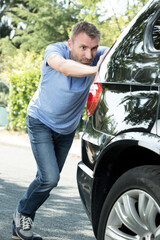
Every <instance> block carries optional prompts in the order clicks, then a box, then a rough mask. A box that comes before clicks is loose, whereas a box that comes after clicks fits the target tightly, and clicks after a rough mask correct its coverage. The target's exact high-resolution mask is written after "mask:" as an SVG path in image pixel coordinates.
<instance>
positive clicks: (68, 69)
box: [47, 54, 106, 77]
mask: <svg viewBox="0 0 160 240" xmlns="http://www.w3.org/2000/svg"><path fill="white" fill-rule="evenodd" d="M105 55H106V54H104V55H102V56H101V57H100V59H99V61H98V63H97V66H88V65H85V64H82V63H79V62H76V61H73V60H71V59H64V58H63V57H62V56H61V55H59V54H52V55H51V56H49V57H48V59H47V63H48V65H49V66H50V67H52V68H54V69H55V70H57V71H58V72H61V73H63V74H64V75H66V76H72V77H86V76H90V75H96V73H97V71H98V69H99V66H100V65H101V63H102V61H103V59H104V57H105Z"/></svg>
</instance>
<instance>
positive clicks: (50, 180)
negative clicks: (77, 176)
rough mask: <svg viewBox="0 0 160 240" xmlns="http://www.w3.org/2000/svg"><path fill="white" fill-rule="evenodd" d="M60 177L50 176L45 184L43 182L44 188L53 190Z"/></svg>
mask: <svg viewBox="0 0 160 240" xmlns="http://www.w3.org/2000/svg"><path fill="white" fill-rule="evenodd" d="M59 179H60V175H57V176H52V177H50V178H48V180H47V182H45V185H46V187H48V188H49V189H50V190H52V189H53V188H55V187H56V186H57V184H58V182H59Z"/></svg>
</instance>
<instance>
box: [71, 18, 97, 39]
mask: <svg viewBox="0 0 160 240" xmlns="http://www.w3.org/2000/svg"><path fill="white" fill-rule="evenodd" d="M81 32H85V33H86V34H87V35H88V36H89V37H90V38H96V37H97V38H98V40H100V37H101V33H100V31H99V30H98V29H97V28H96V26H95V25H94V24H93V23H90V22H87V21H81V22H78V23H76V24H75V25H74V27H73V28H72V31H71V40H72V41H74V38H75V37H76V36H77V35H78V34H79V33H81Z"/></svg>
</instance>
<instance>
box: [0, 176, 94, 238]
mask: <svg viewBox="0 0 160 240" xmlns="http://www.w3.org/2000/svg"><path fill="white" fill-rule="evenodd" d="M25 191H26V187H22V186H19V185H17V184H14V183H10V182H7V181H5V180H3V179H0V212H1V217H0V239H2V240H8V239H11V234H12V231H11V223H12V214H13V210H14V209H15V207H16V204H17V202H18V200H19V199H20V197H21V196H22V194H23V193H24V192H25ZM75 191H77V189H74V188H73V187H62V186H59V187H58V188H56V189H54V190H53V191H52V192H51V195H50V197H49V199H48V200H47V201H46V202H45V203H44V204H43V206H42V207H41V208H40V209H39V210H38V212H37V215H36V219H35V227H34V230H35V232H37V233H39V234H41V235H42V236H43V237H44V239H46V240H47V239H48V240H55V239H57V240H60V239H65V240H69V239H70V240H78V239H81V240H83V239H85V240H86V239H88V240H94V239H95V238H94V236H93V235H91V232H92V229H91V224H90V222H89V220H88V218H87V216H86V213H85V211H84V209H83V206H82V204H81V201H80V198H79V196H78V193H77V196H76V194H75Z"/></svg>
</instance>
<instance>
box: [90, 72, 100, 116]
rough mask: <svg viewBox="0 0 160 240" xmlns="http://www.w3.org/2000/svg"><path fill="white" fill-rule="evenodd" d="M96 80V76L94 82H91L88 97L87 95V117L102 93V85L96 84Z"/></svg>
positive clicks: (91, 112) (93, 109) (92, 111)
mask: <svg viewBox="0 0 160 240" xmlns="http://www.w3.org/2000/svg"><path fill="white" fill-rule="evenodd" d="M97 78H98V74H97V75H96V77H95V80H94V81H93V83H92V85H91V88H90V91H89V95H88V102H87V115H88V116H91V115H92V114H93V113H94V111H95V109H96V107H97V104H98V102H99V98H100V96H101V92H102V84H101V83H96V79H97Z"/></svg>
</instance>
